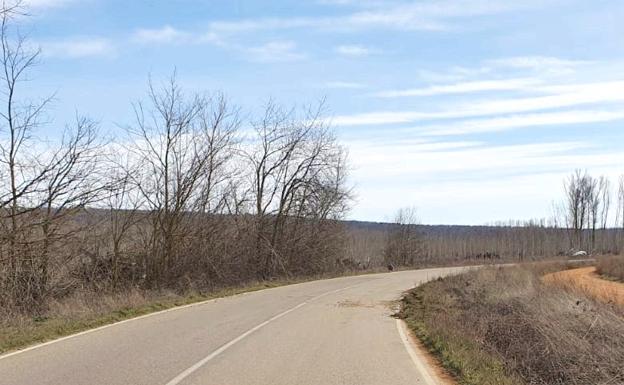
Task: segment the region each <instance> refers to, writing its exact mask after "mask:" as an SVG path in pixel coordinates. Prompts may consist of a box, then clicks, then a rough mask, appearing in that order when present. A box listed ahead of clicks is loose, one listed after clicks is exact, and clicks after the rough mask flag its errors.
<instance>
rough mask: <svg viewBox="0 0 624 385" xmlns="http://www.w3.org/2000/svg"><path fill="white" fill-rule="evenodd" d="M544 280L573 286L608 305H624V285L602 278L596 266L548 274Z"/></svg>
mask: <svg viewBox="0 0 624 385" xmlns="http://www.w3.org/2000/svg"><path fill="white" fill-rule="evenodd" d="M543 279H544V282H546V283H552V284H559V285H564V286H569V285H572V286H573V287H575V288H577V289H580V290H582V291H583V292H584V293H586V294H588V295H590V296H592V297H594V298H596V299H598V300H600V301H603V302H606V303H615V304H619V305H624V283H620V282H614V281H608V280H606V279H603V278H601V277H600V276H599V275H598V274H597V273H596V268H595V267H594V266H590V267H582V268H579V269H572V270H565V271H559V272H556V273H551V274H547V275H545V276H544V278H543Z"/></svg>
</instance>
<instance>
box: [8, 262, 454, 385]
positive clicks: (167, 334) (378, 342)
mask: <svg viewBox="0 0 624 385" xmlns="http://www.w3.org/2000/svg"><path fill="white" fill-rule="evenodd" d="M454 271H457V269H452V268H449V269H428V270H415V271H403V272H395V273H386V274H371V275H362V276H355V277H345V278H336V279H328V280H322V281H313V282H307V283H302V284H297V285H290V286H284V287H279V288H274V289H267V290H262V291H257V292H251V293H247V294H241V295H236V296H232V297H226V298H221V299H216V300H211V301H207V302H204V303H200V304H195V305H190V306H186V307H183V308H177V309H172V310H167V311H164V312H160V313H156V314H152V315H148V316H144V317H141V318H138V319H133V320H129V321H124V322H121V323H118V324H114V325H110V326H106V327H103V328H99V329H96V330H94V331H89V332H86V333H81V334H79V335H75V336H71V337H69V338H64V339H61V340H57V341H53V342H52V343H48V344H44V345H39V346H36V347H34V348H31V349H27V350H24V351H20V352H17V353H12V354H8V355H5V356H0V383H1V384H2V385H13V384H20V385H31V384H33V385H34V384H37V385H47V384H49V385H60V384H70V385H79V384H80V385H83V384H90V385H99V384H101V385H116V384H119V385H122V384H123V385H140V384H145V385H177V384H185V385H191V384H202V385H210V384H214V385H217V384H218V385H247V384H249V385H251V384H254V385H260V384H266V385H280V384H284V385H294V384H300V385H311V384H318V385H330V384H353V385H366V384H370V385H379V384H384V385H394V384H397V385H398V384H427V385H431V384H433V382H432V381H431V379H430V378H428V375H427V374H426V373H424V370H422V363H420V362H419V360H418V358H417V356H416V355H415V354H414V352H413V351H410V348H409V344H406V343H405V336H404V335H403V331H402V330H401V329H400V327H397V326H398V325H399V323H397V322H396V320H395V319H393V318H392V317H390V315H391V314H392V309H391V306H392V304H391V302H392V301H393V300H396V299H398V298H399V297H400V295H401V292H403V291H405V290H407V289H409V288H411V287H413V286H414V285H416V284H418V283H421V282H424V281H426V280H428V279H432V278H435V277H437V276H439V275H445V274H449V273H452V272H454Z"/></svg>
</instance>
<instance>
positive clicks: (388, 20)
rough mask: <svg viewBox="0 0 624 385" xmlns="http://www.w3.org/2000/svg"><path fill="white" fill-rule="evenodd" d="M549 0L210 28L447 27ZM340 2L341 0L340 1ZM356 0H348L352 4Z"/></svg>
mask: <svg viewBox="0 0 624 385" xmlns="http://www.w3.org/2000/svg"><path fill="white" fill-rule="evenodd" d="M549 2H550V0H544V1H537V0H525V1H522V2H502V1H501V2H492V1H489V0H424V1H419V2H414V3H405V2H380V1H377V2H365V3H364V4H363V6H362V7H360V9H357V10H355V11H353V12H351V13H347V14H345V15H342V16H335V17H291V18H264V19H245V20H236V21H218V22H213V23H211V24H210V30H211V31H215V32H222V33H228V34H232V33H242V32H252V31H260V30H279V29H293V28H314V29H323V30H363V29H389V30H426V31H437V30H449V29H453V28H454V26H455V24H456V23H457V22H458V21H459V20H460V19H466V18H470V17H475V16H483V15H493V14H499V13H505V12H512V11H516V10H520V9H529V8H534V7H542V6H544V5H545V4H548V3H549ZM341 3H344V1H342V2H341ZM359 3H360V2H357V3H356V2H350V4H352V5H356V4H359Z"/></svg>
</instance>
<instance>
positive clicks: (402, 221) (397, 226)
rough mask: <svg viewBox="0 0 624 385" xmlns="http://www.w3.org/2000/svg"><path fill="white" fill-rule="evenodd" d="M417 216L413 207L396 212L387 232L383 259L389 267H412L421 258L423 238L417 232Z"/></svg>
mask: <svg viewBox="0 0 624 385" xmlns="http://www.w3.org/2000/svg"><path fill="white" fill-rule="evenodd" d="M418 224H419V222H418V216H417V214H416V209H415V208H414V207H409V208H401V209H399V210H398V211H397V214H396V216H395V218H394V221H393V225H392V228H391V229H390V231H389V232H388V238H387V240H386V247H385V249H384V259H385V261H386V263H388V264H389V265H397V266H414V265H415V264H416V262H417V261H418V258H420V257H422V256H423V251H424V247H423V246H424V237H423V235H422V234H421V233H420V231H419V230H418Z"/></svg>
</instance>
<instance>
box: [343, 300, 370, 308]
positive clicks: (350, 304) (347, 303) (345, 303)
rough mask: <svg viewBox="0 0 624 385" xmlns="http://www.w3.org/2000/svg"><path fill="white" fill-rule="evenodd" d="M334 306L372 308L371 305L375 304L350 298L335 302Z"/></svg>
mask: <svg viewBox="0 0 624 385" xmlns="http://www.w3.org/2000/svg"><path fill="white" fill-rule="evenodd" d="M336 306H338V307H367V308H373V307H375V304H372V303H363V302H360V301H352V300H350V299H345V300H343V301H339V302H337V303H336Z"/></svg>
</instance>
